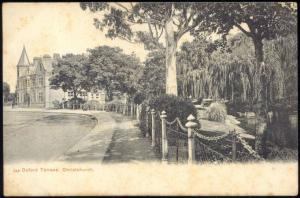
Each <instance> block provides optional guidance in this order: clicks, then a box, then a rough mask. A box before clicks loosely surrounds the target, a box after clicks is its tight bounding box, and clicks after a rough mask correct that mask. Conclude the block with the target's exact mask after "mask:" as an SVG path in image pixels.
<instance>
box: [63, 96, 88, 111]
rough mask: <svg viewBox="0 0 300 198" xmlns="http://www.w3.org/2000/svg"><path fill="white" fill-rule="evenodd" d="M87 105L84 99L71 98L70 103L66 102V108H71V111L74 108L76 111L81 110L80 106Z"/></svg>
mask: <svg viewBox="0 0 300 198" xmlns="http://www.w3.org/2000/svg"><path fill="white" fill-rule="evenodd" d="M84 103H85V101H84V100H83V99H82V98H75V97H74V98H71V99H70V100H68V101H65V102H64V104H65V105H64V106H65V107H66V108H69V109H73V107H74V108H75V109H79V108H80V104H84Z"/></svg>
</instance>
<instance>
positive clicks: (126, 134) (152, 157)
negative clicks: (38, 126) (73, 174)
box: [4, 108, 159, 164]
mask: <svg viewBox="0 0 300 198" xmlns="http://www.w3.org/2000/svg"><path fill="white" fill-rule="evenodd" d="M5 111H27V112H28V111H29V112H30V111H31V112H32V111H35V112H36V111H39V112H49V113H51V112H55V113H71V114H81V115H92V116H93V117H95V118H96V119H97V122H98V123H97V124H96V126H95V127H94V128H93V129H92V130H91V131H90V132H89V133H88V134H87V135H86V136H84V137H83V138H81V139H80V140H79V141H78V142H77V143H76V144H75V145H73V146H72V147H71V148H69V149H67V150H66V151H65V152H64V153H63V154H62V155H59V156H56V157H54V158H53V159H52V160H53V161H68V162H83V163H85V162H87V163H88V162H97V163H98V162H100V163H105V164H107V163H123V162H126V163H128V162H130V163H139V162H145V161H151V162H153V161H159V156H158V155H157V154H156V153H155V151H154V149H153V148H152V147H151V142H150V139H148V138H145V137H142V134H141V132H140V130H139V128H138V126H137V121H136V120H133V119H132V118H130V117H128V116H124V115H122V114H118V113H115V112H105V111H82V110H68V109H59V110H47V109H29V108H14V109H12V108H5V109H4V112H5Z"/></svg>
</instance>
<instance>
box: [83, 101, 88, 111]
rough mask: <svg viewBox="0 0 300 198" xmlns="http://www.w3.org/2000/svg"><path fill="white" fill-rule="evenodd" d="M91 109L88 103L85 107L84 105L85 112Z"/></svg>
mask: <svg viewBox="0 0 300 198" xmlns="http://www.w3.org/2000/svg"><path fill="white" fill-rule="evenodd" d="M89 109H90V106H89V105H88V104H87V103H84V104H83V105H82V110H83V111H87V110H89Z"/></svg>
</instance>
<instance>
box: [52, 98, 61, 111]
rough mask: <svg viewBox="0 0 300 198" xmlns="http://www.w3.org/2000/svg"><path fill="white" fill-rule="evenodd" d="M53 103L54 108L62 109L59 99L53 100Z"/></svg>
mask: <svg viewBox="0 0 300 198" xmlns="http://www.w3.org/2000/svg"><path fill="white" fill-rule="evenodd" d="M52 104H53V108H54V109H60V108H61V104H60V102H59V101H58V100H54V101H52Z"/></svg>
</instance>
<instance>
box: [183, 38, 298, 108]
mask: <svg viewBox="0 0 300 198" xmlns="http://www.w3.org/2000/svg"><path fill="white" fill-rule="evenodd" d="M295 40H297V39H296V38H295V37H293V36H290V37H286V38H278V39H276V40H272V41H268V42H266V43H265V46H266V47H265V54H266V61H265V62H266V63H265V64H266V69H267V72H265V73H266V75H267V76H266V81H267V83H266V85H267V86H266V87H263V86H262V84H261V81H260V76H261V74H262V72H263V71H262V69H261V67H258V66H257V61H256V59H255V53H254V46H253V44H252V43H251V41H250V40H249V38H246V37H245V36H243V35H237V36H236V37H234V38H233V39H231V46H230V44H229V45H228V46H229V47H230V49H231V52H226V51H224V50H215V51H214V52H208V51H207V50H206V49H207V47H208V45H209V42H207V41H203V40H202V41H200V40H195V41H193V42H192V43H184V44H183V46H182V47H181V51H180V53H179V54H178V57H179V58H178V70H179V74H178V75H179V77H178V79H179V83H178V84H179V94H180V95H182V96H185V97H186V96H190V95H191V96H192V97H193V98H212V99H227V100H230V101H231V102H233V103H236V102H238V103H244V104H247V105H249V106H250V108H251V109H253V105H258V108H259V105H260V101H261V100H262V98H261V91H262V90H263V89H266V91H267V97H266V99H265V100H267V101H264V102H267V103H268V104H271V103H273V102H275V101H277V100H278V99H280V98H284V97H286V95H287V94H288V93H291V92H293V91H292V90H293V87H292V86H291V85H290V84H289V80H288V79H289V78H291V77H289V76H291V74H290V73H293V74H294V76H293V77H292V79H294V80H293V81H295V82H296V81H297V76H295V73H296V72H297V67H298V64H297V44H295V43H297V42H294V41H295ZM294 92H296V91H294Z"/></svg>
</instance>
